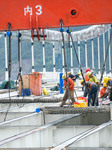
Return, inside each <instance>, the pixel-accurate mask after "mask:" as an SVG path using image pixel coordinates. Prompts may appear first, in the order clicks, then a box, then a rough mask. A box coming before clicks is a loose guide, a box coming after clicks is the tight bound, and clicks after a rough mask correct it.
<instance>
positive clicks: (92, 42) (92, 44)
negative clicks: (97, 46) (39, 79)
mask: <svg viewBox="0 0 112 150" xmlns="http://www.w3.org/2000/svg"><path fill="white" fill-rule="evenodd" d="M91 46H92V68H94V41H93V39H92V40H91Z"/></svg>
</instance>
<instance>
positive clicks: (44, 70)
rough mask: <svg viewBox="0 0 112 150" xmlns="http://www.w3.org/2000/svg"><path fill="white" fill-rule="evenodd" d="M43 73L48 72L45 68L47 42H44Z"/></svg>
mask: <svg viewBox="0 0 112 150" xmlns="http://www.w3.org/2000/svg"><path fill="white" fill-rule="evenodd" d="M42 43H43V72H46V68H45V42H44V41H43V42H42Z"/></svg>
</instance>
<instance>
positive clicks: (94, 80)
mask: <svg viewBox="0 0 112 150" xmlns="http://www.w3.org/2000/svg"><path fill="white" fill-rule="evenodd" d="M86 75H87V76H88V77H89V78H90V79H89V81H91V82H94V83H95V84H97V85H99V81H98V79H97V77H96V76H94V75H93V74H92V73H91V72H90V71H88V72H87V73H86Z"/></svg>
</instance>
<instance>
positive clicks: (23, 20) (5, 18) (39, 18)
mask: <svg viewBox="0 0 112 150" xmlns="http://www.w3.org/2000/svg"><path fill="white" fill-rule="evenodd" d="M60 19H62V20H63V25H64V26H65V27H68V26H81V25H93V24H109V23H112V0H0V30H7V28H8V23H11V29H12V30H24V29H26V30H29V29H30V28H31V27H32V28H38V27H40V28H55V27H60Z"/></svg>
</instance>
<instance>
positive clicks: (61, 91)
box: [60, 72, 64, 94]
mask: <svg viewBox="0 0 112 150" xmlns="http://www.w3.org/2000/svg"><path fill="white" fill-rule="evenodd" d="M62 75H63V73H62V72H61V73H60V94H63V93H64V90H63V88H62V87H63V86H64V84H63V79H62Z"/></svg>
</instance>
